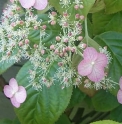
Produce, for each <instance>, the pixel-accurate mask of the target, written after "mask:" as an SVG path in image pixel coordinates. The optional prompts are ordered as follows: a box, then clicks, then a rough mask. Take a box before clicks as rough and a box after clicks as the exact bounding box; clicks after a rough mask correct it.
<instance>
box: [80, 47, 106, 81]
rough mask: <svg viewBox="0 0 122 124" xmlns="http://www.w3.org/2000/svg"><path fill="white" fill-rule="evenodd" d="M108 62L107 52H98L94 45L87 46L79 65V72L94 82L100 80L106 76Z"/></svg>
mask: <svg viewBox="0 0 122 124" xmlns="http://www.w3.org/2000/svg"><path fill="white" fill-rule="evenodd" d="M107 62H108V60H107V57H106V55H105V54H103V53H98V52H97V51H96V50H95V49H94V48H93V47H87V48H86V49H85V50H84V52H83V60H82V61H81V62H80V63H79V65H78V73H79V74H80V75H81V76H87V77H88V78H89V79H90V80H91V81H93V82H99V81H101V80H102V79H103V77H104V76H105V72H104V68H105V67H106V66H107Z"/></svg>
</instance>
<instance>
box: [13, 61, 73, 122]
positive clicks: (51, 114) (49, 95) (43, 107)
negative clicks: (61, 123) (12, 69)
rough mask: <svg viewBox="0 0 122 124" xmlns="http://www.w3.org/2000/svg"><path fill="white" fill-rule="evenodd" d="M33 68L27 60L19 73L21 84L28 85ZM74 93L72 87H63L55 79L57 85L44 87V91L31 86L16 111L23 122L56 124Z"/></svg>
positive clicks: (51, 71)
mask: <svg viewBox="0 0 122 124" xmlns="http://www.w3.org/2000/svg"><path fill="white" fill-rule="evenodd" d="M31 68H32V65H31V63H30V62H27V63H26V64H25V65H24V66H23V67H22V68H21V69H20V71H19V73H18V74H17V77H16V78H17V81H18V83H19V85H23V86H27V85H29V81H28V76H29V75H28V71H29V69H31ZM55 69H56V64H55V63H54V64H53V65H52V67H51V68H50V75H51V74H53V73H54V72H55V71H56V70H55ZM71 94H72V87H68V88H64V89H62V88H61V85H60V82H57V81H55V85H52V86H51V87H49V88H47V87H45V86H43V87H42V91H36V90H34V89H33V88H32V87H31V86H30V87H28V88H27V99H26V101H25V102H24V103H23V104H22V105H21V107H20V108H18V109H15V112H16V114H17V116H18V118H19V120H20V122H21V124H54V122H56V121H57V120H58V118H59V117H60V115H61V114H62V113H63V112H64V110H65V109H66V107H67V105H68V103H69V101H70V98H71Z"/></svg>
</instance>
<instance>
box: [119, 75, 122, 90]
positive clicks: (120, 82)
mask: <svg viewBox="0 0 122 124" xmlns="http://www.w3.org/2000/svg"><path fill="white" fill-rule="evenodd" d="M119 85H120V89H121V90H122V77H120V80H119Z"/></svg>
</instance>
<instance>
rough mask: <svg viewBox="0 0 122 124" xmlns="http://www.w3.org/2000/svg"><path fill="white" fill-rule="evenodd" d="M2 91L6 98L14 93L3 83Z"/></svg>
mask: <svg viewBox="0 0 122 124" xmlns="http://www.w3.org/2000/svg"><path fill="white" fill-rule="evenodd" d="M3 91H4V94H5V95H6V96H7V97H8V98H11V97H12V96H13V94H14V92H13V89H12V88H11V86H9V85H5V86H4V89H3Z"/></svg>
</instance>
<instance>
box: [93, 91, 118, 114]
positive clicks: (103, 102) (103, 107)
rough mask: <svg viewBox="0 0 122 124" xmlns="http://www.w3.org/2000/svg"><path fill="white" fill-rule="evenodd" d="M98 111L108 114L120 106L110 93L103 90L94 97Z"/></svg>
mask: <svg viewBox="0 0 122 124" xmlns="http://www.w3.org/2000/svg"><path fill="white" fill-rule="evenodd" d="M92 103H93V106H94V108H95V110H96V111H101V112H107V111H111V110H112V109H114V108H116V107H117V106H119V103H118V101H117V98H116V97H115V96H114V95H112V94H111V93H109V92H108V91H104V90H101V91H99V92H97V94H95V95H94V96H93V97H92Z"/></svg>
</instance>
